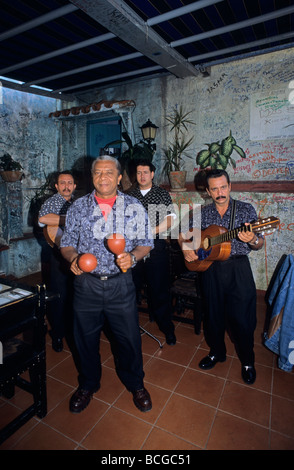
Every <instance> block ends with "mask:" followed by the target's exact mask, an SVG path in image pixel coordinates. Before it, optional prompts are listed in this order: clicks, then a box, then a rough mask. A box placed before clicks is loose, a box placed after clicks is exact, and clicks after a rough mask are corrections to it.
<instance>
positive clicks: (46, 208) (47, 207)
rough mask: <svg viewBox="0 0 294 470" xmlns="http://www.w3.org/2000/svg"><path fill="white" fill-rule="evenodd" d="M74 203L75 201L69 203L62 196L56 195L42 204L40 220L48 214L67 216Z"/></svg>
mask: <svg viewBox="0 0 294 470" xmlns="http://www.w3.org/2000/svg"><path fill="white" fill-rule="evenodd" d="M72 202H73V199H71V200H70V201H67V200H66V199H64V197H63V196H61V194H59V193H56V194H54V195H53V196H51V197H49V198H48V199H47V200H46V201H45V202H44V203H43V204H42V207H41V209H40V211H39V218H40V217H42V216H43V215H47V214H57V215H65V214H66V212H67V210H68V208H69V207H70V206H71V204H72Z"/></svg>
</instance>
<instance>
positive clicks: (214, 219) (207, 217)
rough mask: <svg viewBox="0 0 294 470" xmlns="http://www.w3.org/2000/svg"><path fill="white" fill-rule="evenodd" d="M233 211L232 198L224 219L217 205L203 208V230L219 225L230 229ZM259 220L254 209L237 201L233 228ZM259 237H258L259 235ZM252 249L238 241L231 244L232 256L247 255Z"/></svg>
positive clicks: (234, 240) (245, 203) (235, 240)
mask: <svg viewBox="0 0 294 470" xmlns="http://www.w3.org/2000/svg"><path fill="white" fill-rule="evenodd" d="M231 210H232V198H230V202H229V207H228V209H227V210H226V212H225V214H224V215H223V217H221V216H220V214H219V212H218V210H217V209H216V207H215V204H214V203H212V204H208V205H207V206H203V207H202V208H201V230H205V229H206V228H207V227H209V226H210V225H218V226H221V227H225V228H227V229H228V228H229V226H230V219H231ZM256 220H257V214H256V211H255V209H254V207H253V206H252V205H251V204H249V203H247V202H242V201H236V216H235V225H234V227H233V228H237V227H240V226H241V225H242V224H244V223H245V222H246V223H247V222H248V223H252V222H254V221H256ZM257 236H258V235H257ZM250 251H251V249H250V247H249V245H248V244H247V243H244V242H241V241H240V240H238V239H233V240H232V244H231V256H234V255H247V254H248V253H250Z"/></svg>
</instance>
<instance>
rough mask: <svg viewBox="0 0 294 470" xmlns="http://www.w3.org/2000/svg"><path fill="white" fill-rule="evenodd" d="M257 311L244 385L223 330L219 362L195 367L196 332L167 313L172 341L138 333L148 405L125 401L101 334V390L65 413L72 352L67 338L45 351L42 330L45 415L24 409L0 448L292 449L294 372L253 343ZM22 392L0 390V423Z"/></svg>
mask: <svg viewBox="0 0 294 470" xmlns="http://www.w3.org/2000/svg"><path fill="white" fill-rule="evenodd" d="M190 314H191V312H189V311H188V312H187V315H190ZM264 320H265V305H264V302H263V301H260V303H258V326H257V329H256V334H255V339H256V346H255V352H256V370H257V380H256V382H255V384H254V385H253V386H247V385H245V384H244V383H243V382H242V379H241V376H240V363H239V361H238V359H237V357H236V354H235V350H234V347H233V345H232V343H231V341H230V339H229V338H227V348H228V357H227V360H226V362H224V363H222V364H217V365H216V366H215V368H214V369H212V370H210V371H207V372H203V371H201V370H199V368H198V362H199V360H200V359H201V358H202V357H203V356H205V355H206V354H207V352H208V348H207V345H206V343H205V339H204V337H203V333H201V334H200V335H195V334H194V330H193V327H192V326H191V325H189V324H186V323H182V322H175V326H176V336H177V344H176V345H175V346H168V345H166V344H164V346H163V348H162V349H160V348H159V345H158V343H157V342H155V341H154V340H153V339H152V338H150V337H149V336H147V335H146V334H143V335H142V347H143V355H144V369H145V385H146V387H147V389H148V390H149V392H150V394H151V396H152V401H153V408H152V410H151V411H150V412H148V413H141V412H140V411H138V410H137V408H136V407H135V406H134V405H133V402H132V396H131V394H130V393H129V392H127V391H126V390H125V388H124V386H123V385H122V384H121V382H120V381H119V379H118V377H117V375H116V373H115V370H114V362H113V359H112V355H111V350H110V345H109V343H108V341H107V339H106V338H105V337H104V336H103V338H102V344H101V355H102V362H103V377H102V385H101V389H100V390H99V392H97V393H96V394H95V395H94V398H93V400H92V401H91V403H90V405H89V406H88V408H87V409H86V410H84V411H83V412H82V413H81V414H78V415H74V414H71V413H70V412H69V407H68V403H69V398H70V396H71V395H72V393H73V391H74V390H75V388H76V386H77V372H76V369H75V365H74V361H73V358H72V355H71V352H70V350H69V349H68V347H67V346H66V347H65V349H64V350H63V351H62V352H61V353H56V352H54V351H53V350H52V348H51V341H50V337H49V335H47V393H48V414H47V416H46V417H45V418H44V419H42V420H39V419H38V418H32V419H31V420H30V421H29V422H28V423H26V424H25V425H24V426H23V427H22V428H21V429H19V430H18V431H17V432H16V433H15V434H13V435H12V436H11V437H10V438H9V439H8V440H6V441H5V442H4V443H3V444H2V446H0V449H1V450H2V449H3V450H4V449H13V450H27V449H33V450H38V449H42V450H58V449H64V450H73V449H95V450H99V449H103V450H105V449H107V450H112V449H114V450H140V449H141V450H197V449H198V450H199V449H207V450H223V449H226V450H235V449H244V450H247V449H259V450H261V449H262V450H267V449H268V450H269V449H276V450H294V424H293V423H294V373H293V372H292V373H286V372H283V371H281V370H279V369H278V368H277V366H276V356H275V355H274V354H272V353H271V352H270V351H268V350H267V349H266V348H265V347H264V346H263V345H262V342H261V336H262V329H263V324H264ZM140 323H141V325H142V326H145V328H146V329H148V330H149V331H150V332H152V333H153V334H155V335H157V336H158V337H159V338H160V339H161V340H162V342H163V343H164V338H163V337H162V335H161V334H160V332H159V330H158V329H157V326H156V324H155V323H150V322H149V318H148V316H147V314H146V313H142V312H141V313H140ZM28 400H31V398H30V396H28V394H27V393H26V392H24V391H22V390H19V389H17V391H16V394H15V396H14V397H13V398H12V399H10V400H6V399H5V398H4V397H0V427H2V426H3V425H4V424H5V423H7V422H8V421H10V420H11V419H12V418H13V417H15V416H16V415H17V414H18V412H19V410H20V409H24V408H25V407H26V406H28V404H29V401H28Z"/></svg>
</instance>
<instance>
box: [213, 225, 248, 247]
mask: <svg viewBox="0 0 294 470" xmlns="http://www.w3.org/2000/svg"><path fill="white" fill-rule="evenodd" d="M252 231H253V230H252V225H251V224H249V225H242V226H241V227H237V228H234V229H233V230H228V231H227V232H225V233H222V234H220V235H217V236H216V237H212V238H210V240H209V245H210V246H215V245H219V244H220V243H223V242H229V241H230V240H233V239H234V238H237V237H238V233H239V232H252Z"/></svg>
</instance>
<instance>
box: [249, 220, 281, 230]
mask: <svg viewBox="0 0 294 470" xmlns="http://www.w3.org/2000/svg"><path fill="white" fill-rule="evenodd" d="M279 225H280V219H278V218H277V217H267V218H264V219H258V220H257V221H256V222H254V223H253V224H252V231H253V232H254V233H266V232H273V231H274V230H276V229H277V228H278V226H279Z"/></svg>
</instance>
